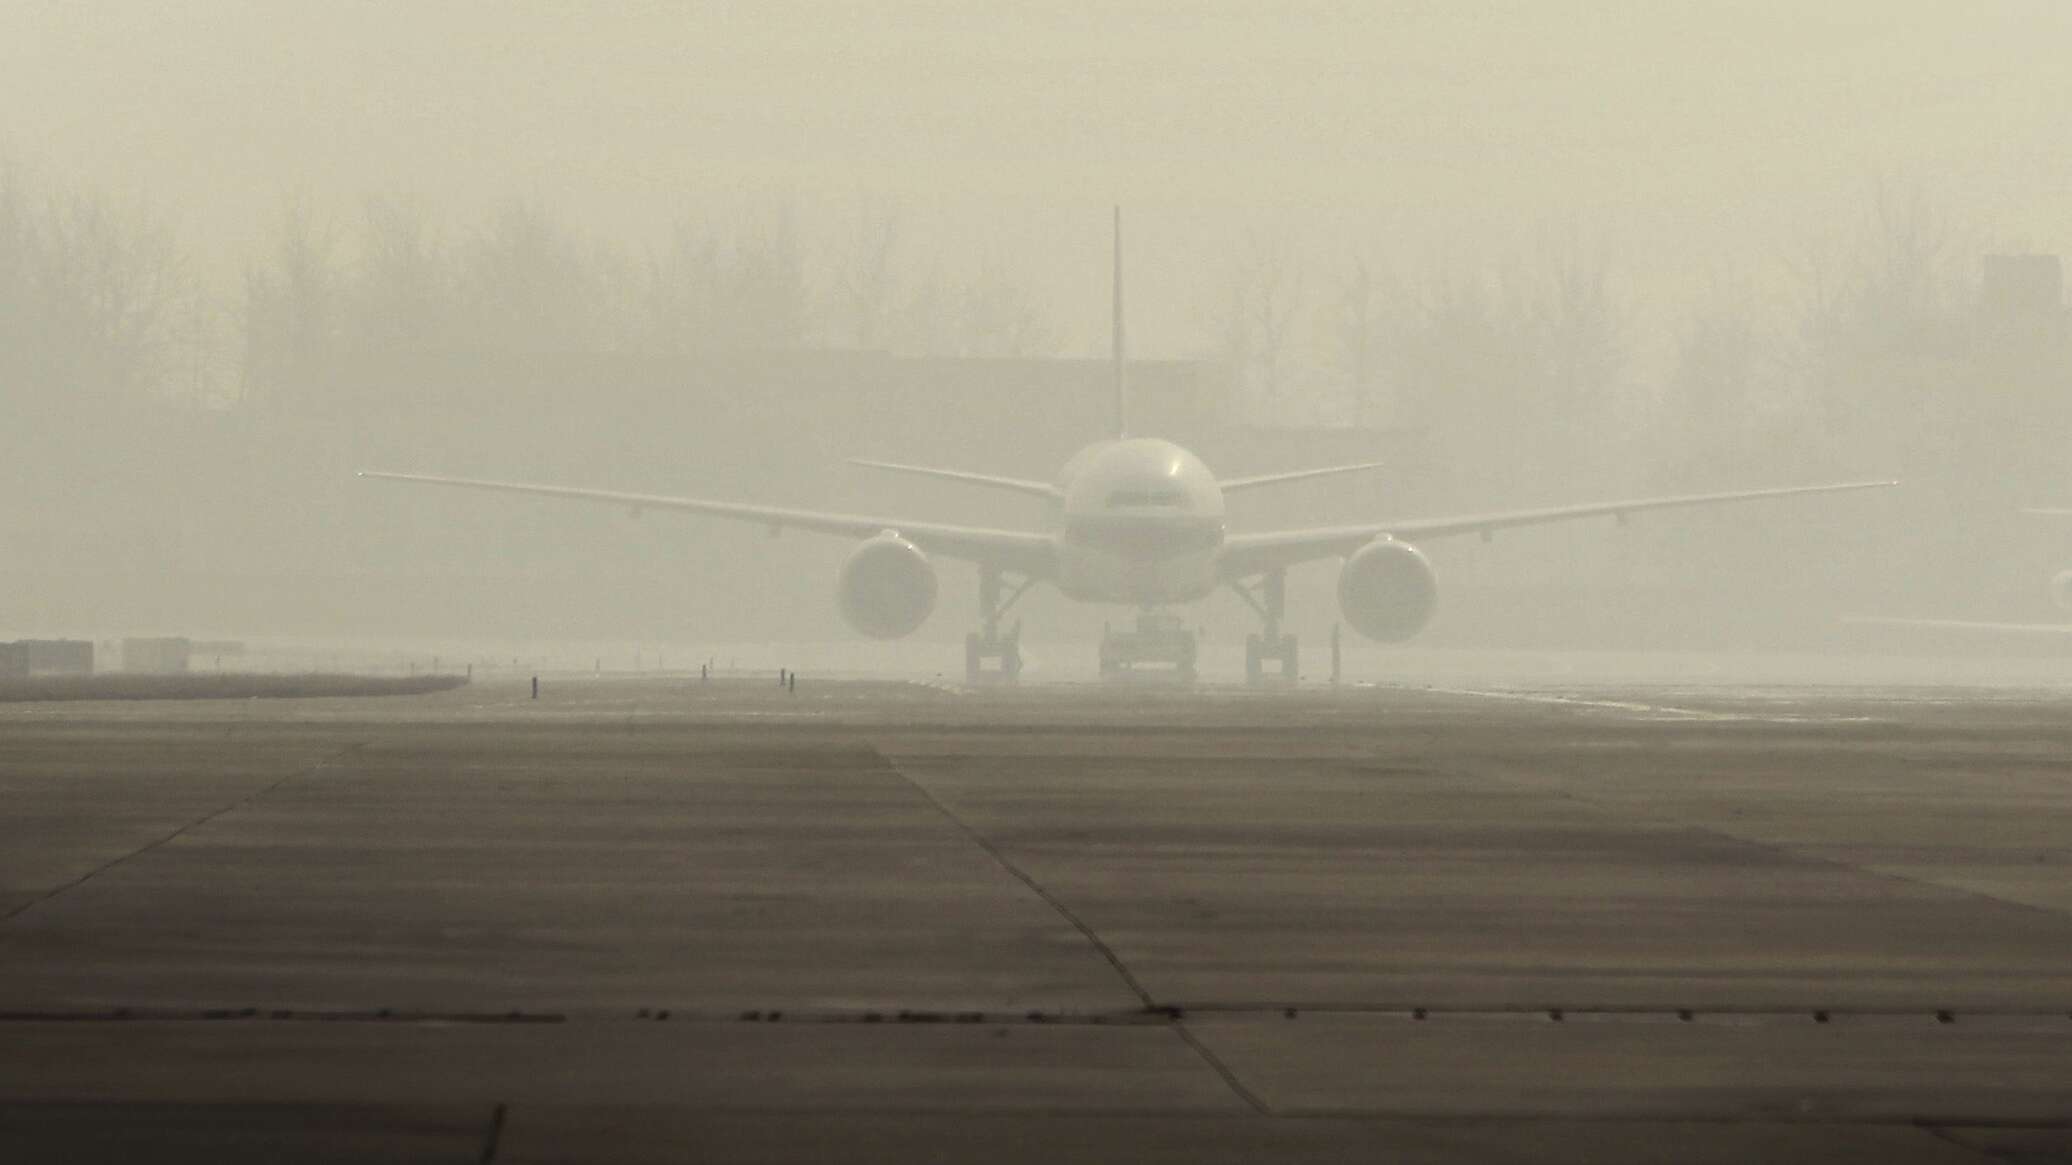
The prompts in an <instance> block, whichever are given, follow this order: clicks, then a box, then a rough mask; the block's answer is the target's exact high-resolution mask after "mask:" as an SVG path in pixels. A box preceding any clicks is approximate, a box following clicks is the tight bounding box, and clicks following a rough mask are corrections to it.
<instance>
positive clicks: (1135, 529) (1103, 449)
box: [1055, 437, 1224, 606]
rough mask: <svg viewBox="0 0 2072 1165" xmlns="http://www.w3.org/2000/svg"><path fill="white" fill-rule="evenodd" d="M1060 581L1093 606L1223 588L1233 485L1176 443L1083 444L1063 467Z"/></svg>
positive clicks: (1146, 602)
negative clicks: (1221, 558) (1226, 497)
mask: <svg viewBox="0 0 2072 1165" xmlns="http://www.w3.org/2000/svg"><path fill="white" fill-rule="evenodd" d="M1058 490H1059V493H1060V495H1061V497H1060V500H1059V502H1058V503H1057V505H1056V510H1057V513H1056V515H1055V518H1056V521H1057V523H1058V529H1057V533H1056V538H1057V578H1056V584H1057V587H1058V589H1059V590H1060V591H1062V592H1063V593H1064V594H1066V595H1067V596H1069V597H1071V598H1074V599H1078V600H1081V601H1083V602H1093V603H1134V604H1137V605H1140V606H1150V605H1156V604H1162V603H1183V602H1188V601H1191V600H1194V599H1199V598H1202V597H1203V596H1205V595H1207V594H1208V593H1209V592H1210V591H1212V590H1214V589H1215V588H1216V585H1217V582H1218V581H1219V580H1218V577H1217V572H1216V558H1217V555H1218V554H1219V553H1220V552H1221V551H1222V548H1223V538H1224V508H1223V490H1222V488H1221V487H1220V486H1218V485H1217V483H1216V476H1215V474H1213V473H1211V472H1209V467H1208V466H1206V465H1204V464H1202V461H1201V459H1200V458H1199V457H1196V456H1195V455H1194V454H1192V453H1190V452H1188V451H1187V450H1186V449H1183V448H1181V447H1180V446H1178V445H1175V444H1173V443H1172V442H1171V441H1161V440H1158V439H1156V438H1150V437H1130V438H1123V439H1120V440H1113V441H1100V442H1096V443H1095V444H1092V445H1089V446H1087V447H1086V448H1084V449H1081V450H1080V451H1079V452H1078V453H1077V454H1075V455H1074V456H1073V457H1072V459H1071V460H1070V461H1068V462H1066V463H1065V467H1064V469H1063V470H1062V471H1061V472H1060V474H1059V481H1058Z"/></svg>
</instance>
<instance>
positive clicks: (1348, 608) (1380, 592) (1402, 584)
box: [1338, 537, 1439, 643]
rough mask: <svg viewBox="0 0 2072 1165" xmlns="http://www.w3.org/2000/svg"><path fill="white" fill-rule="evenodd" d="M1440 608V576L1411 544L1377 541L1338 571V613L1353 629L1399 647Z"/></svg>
mask: <svg viewBox="0 0 2072 1165" xmlns="http://www.w3.org/2000/svg"><path fill="white" fill-rule="evenodd" d="M1438 606H1439V578H1438V576H1437V575H1436V574H1434V573H1432V564H1431V563H1430V562H1429V561H1427V560H1426V559H1425V556H1424V555H1423V554H1420V553H1419V552H1418V550H1417V548H1416V547H1415V546H1411V545H1409V544H1408V543H1404V542H1398V541H1396V540H1395V539H1394V538H1388V537H1382V538H1377V539H1375V540H1374V541H1372V542H1369V543H1368V544H1367V545H1365V546H1362V547H1360V548H1359V549H1358V550H1356V551H1354V552H1353V556H1352V557H1351V558H1348V559H1346V560H1345V566H1344V567H1343V568H1341V569H1340V570H1339V572H1338V609H1339V610H1340V611H1342V612H1344V613H1345V621H1346V622H1348V623H1351V624H1352V625H1353V630H1355V631H1358V632H1359V633H1360V634H1362V635H1364V636H1366V637H1367V638H1369V639H1376V640H1380V641H1381V642H1383V643H1398V642H1401V641H1402V640H1405V639H1408V638H1410V637H1411V636H1413V635H1415V634H1417V633H1418V632H1419V631H1421V630H1423V629H1424V625H1425V624H1427V623H1429V622H1431V621H1432V612H1433V611H1435V610H1437V609H1438Z"/></svg>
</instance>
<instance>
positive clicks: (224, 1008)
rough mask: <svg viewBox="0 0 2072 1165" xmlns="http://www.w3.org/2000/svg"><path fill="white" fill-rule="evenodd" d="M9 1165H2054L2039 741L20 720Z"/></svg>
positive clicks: (1703, 709)
mask: <svg viewBox="0 0 2072 1165" xmlns="http://www.w3.org/2000/svg"><path fill="white" fill-rule="evenodd" d="M0 796H4V798H5V802H4V804H5V813H4V814H0V1160H5V1161H44V1160H50V1161H58V1160H63V1161H94V1160H138V1159H146V1160H183V1159H194V1160H209V1161H228V1162H237V1161H272V1160H290V1159H292V1160H307V1161H357V1160H381V1161H396V1160H402V1161H420V1160H422V1161H465V1162H476V1161H497V1162H544V1161H594V1160H639V1161H711V1160H728V1161H758V1162H762V1161H771V1162H774V1161H797V1160H830V1161H837V1160H838V1161H875V1160H886V1161H894V1160H896V1161H929V1160H942V1161H963V1160H992V1161H1007V1162H1020V1161H1030V1162H1034V1161H1057V1160H1073V1161H1081V1160H1118V1161H1119V1160H1129V1161H1168V1160H1170V1161H1250V1160H1275V1161H1296V1162H1301V1161H1335V1160H1377V1159H1386V1160H1392V1161H1409V1162H1423V1161H1478V1162H1479V1161H1498V1162H1501V1161H1577V1162H1581V1161H1590V1162H1624V1161H1636V1162H1637V1161H1659V1160H1678V1161H1697V1162H1709V1161H1823V1162H1828V1161H1865V1162H1871V1161H1877V1162H1889V1161H1931V1162H1984V1161H2010V1160H2013V1161H2063V1160H2072V704H2068V700H2067V698H2066V697H2064V696H2063V695H2062V694H2057V693H2051V692H2047V691H2037V692H2020V691H2013V692H2010V691H1986V690H1958V689H1921V688H1917V689H1909V690H1881V689H1850V688H1842V687H1835V686H1828V687H1824V688H1819V689H1800V690H1794V689H1780V688H1760V689H1758V688H1726V687H1722V688H1688V687H1687V688H1665V687H1655V688H1648V689H1627V688H1621V687H1617V686H1613V685H1603V684H1600V685H1595V686H1590V687H1565V688H1564V687H1553V686H1546V685H1541V686H1537V687H1531V688H1516V689H1511V688H1472V687H1459V688H1449V689H1445V690H1438V689H1428V688H1417V687H1375V688H1365V687H1362V688H1347V689H1343V690H1331V689H1321V688H1320V689H1308V690H1304V691H1301V692H1285V691H1269V692H1246V691H1243V690H1238V689H1213V688H1212V689H1206V690H1203V691H1199V692H1182V691H1172V690H1161V689H1156V688H1125V689H1113V688H1101V687H1097V686H1091V685H1088V686H1055V687H1034V688H1028V689H1024V690H1021V691H1003V690H979V691H973V692H961V691H958V690H954V689H950V688H944V687H933V686H927V685H922V684H900V683H864V682H823V681H818V680H813V679H808V680H806V681H804V682H802V683H801V685H800V687H799V689H798V691H797V692H796V694H787V693H784V692H782V691H780V690H779V689H778V688H777V686H776V684H775V683H774V677H772V678H771V679H768V680H765V679H760V678H758V679H755V680H738V681H727V682H715V683H711V684H702V683H700V682H699V681H698V680H697V679H696V678H695V677H690V678H669V679H662V678H646V679H616V680H615V679H609V678H605V679H598V678H593V677H549V678H548V679H547V681H546V682H545V684H544V685H543V690H542V692H541V696H540V698H539V699H538V700H537V701H535V700H532V699H530V698H528V691H527V689H526V687H524V686H522V685H519V684H494V683H492V684H477V685H475V686H472V687H469V688H465V689H461V690H458V691H452V692H445V693H439V694H433V695H426V696H417V697H405V698H377V699H364V700H346V699H337V700H267V701H249V702H232V703H223V702H191V703H190V702H168V703H124V704H113V703H108V704H102V703H67V704H35V703H29V704H16V705H9V706H6V707H0Z"/></svg>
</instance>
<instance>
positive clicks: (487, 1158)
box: [475, 1100, 511, 1165]
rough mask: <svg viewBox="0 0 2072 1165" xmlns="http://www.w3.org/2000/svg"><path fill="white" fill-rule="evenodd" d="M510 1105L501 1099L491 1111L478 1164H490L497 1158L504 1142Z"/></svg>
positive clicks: (477, 1158) (477, 1160)
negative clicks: (505, 1122)
mask: <svg viewBox="0 0 2072 1165" xmlns="http://www.w3.org/2000/svg"><path fill="white" fill-rule="evenodd" d="M510 1111H511V1108H510V1105H508V1104H506V1103H504V1102H503V1101H501V1100H499V1101H497V1102H496V1107H495V1108H494V1109H491V1110H490V1113H489V1128H488V1130H487V1131H486V1132H484V1133H483V1136H482V1153H481V1155H480V1156H478V1157H476V1158H475V1160H476V1162H477V1165H490V1163H491V1162H493V1161H495V1160H496V1151H497V1149H498V1147H500V1146H501V1145H502V1144H503V1139H504V1118H505V1117H507V1116H509V1115H510Z"/></svg>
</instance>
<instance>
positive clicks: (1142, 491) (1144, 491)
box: [1108, 486, 1187, 510]
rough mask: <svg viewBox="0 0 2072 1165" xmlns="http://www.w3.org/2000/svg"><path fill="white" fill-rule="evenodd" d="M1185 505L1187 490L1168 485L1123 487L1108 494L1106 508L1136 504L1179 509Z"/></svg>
mask: <svg viewBox="0 0 2072 1165" xmlns="http://www.w3.org/2000/svg"><path fill="white" fill-rule="evenodd" d="M1186 505H1187V491H1186V490H1184V489H1173V488H1169V487H1161V486H1151V487H1149V488H1140V487H1124V488H1122V489H1119V490H1116V491H1115V492H1114V493H1111V494H1109V495H1108V508H1109V509H1111V510H1121V509H1127V508H1131V507H1136V506H1168V507H1171V508H1174V509H1181V508H1185V506H1186Z"/></svg>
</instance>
